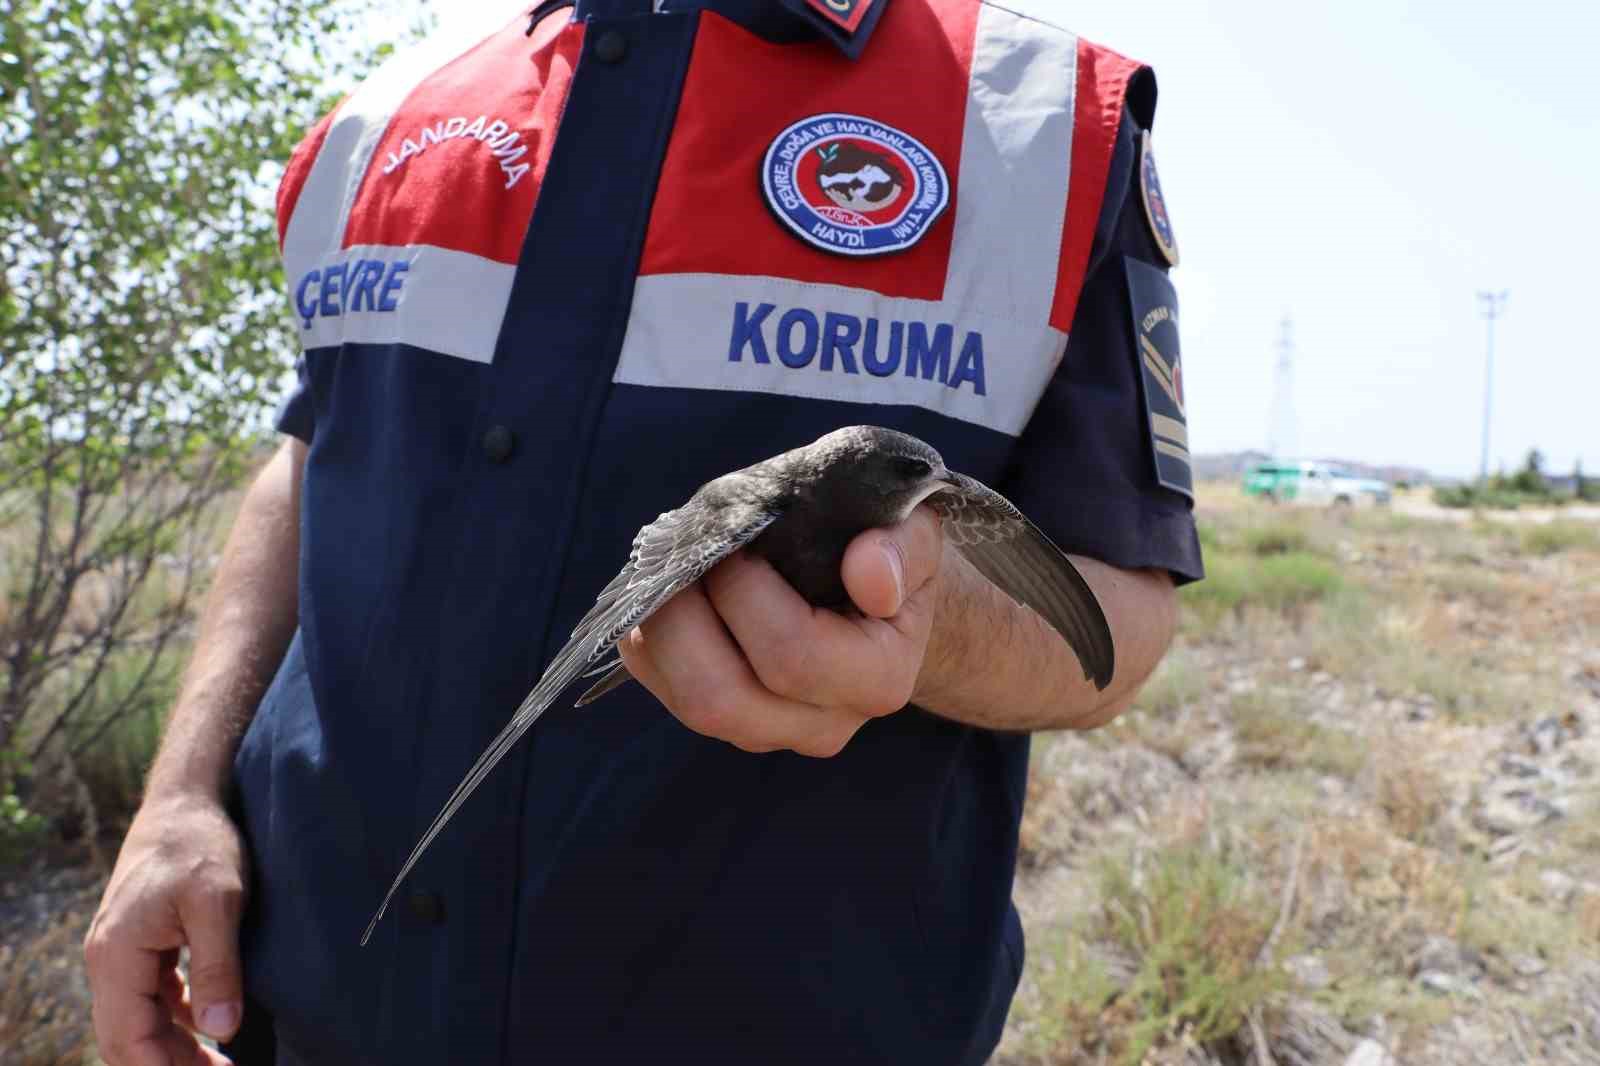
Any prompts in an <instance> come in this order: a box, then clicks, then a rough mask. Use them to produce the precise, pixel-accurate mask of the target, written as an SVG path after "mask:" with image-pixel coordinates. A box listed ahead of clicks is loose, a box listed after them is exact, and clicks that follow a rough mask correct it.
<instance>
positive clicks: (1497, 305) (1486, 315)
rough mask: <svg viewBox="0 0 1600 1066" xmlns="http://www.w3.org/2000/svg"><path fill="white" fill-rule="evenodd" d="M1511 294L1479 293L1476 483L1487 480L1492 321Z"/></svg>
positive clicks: (1492, 383) (1491, 404)
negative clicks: (1481, 339)
mask: <svg viewBox="0 0 1600 1066" xmlns="http://www.w3.org/2000/svg"><path fill="white" fill-rule="evenodd" d="M1510 295H1511V294H1510V293H1509V292H1507V291H1506V290H1505V289H1501V290H1500V291H1499V292H1479V293H1478V305H1479V313H1480V314H1482V315H1483V321H1484V323H1485V327H1484V334H1485V336H1484V348H1483V458H1482V460H1481V461H1480V462H1479V464H1478V482H1479V484H1484V483H1486V482H1488V480H1489V412H1490V410H1491V409H1492V407H1493V402H1494V320H1495V319H1497V318H1499V317H1500V316H1501V314H1503V313H1504V312H1505V309H1506V297H1507V296H1510Z"/></svg>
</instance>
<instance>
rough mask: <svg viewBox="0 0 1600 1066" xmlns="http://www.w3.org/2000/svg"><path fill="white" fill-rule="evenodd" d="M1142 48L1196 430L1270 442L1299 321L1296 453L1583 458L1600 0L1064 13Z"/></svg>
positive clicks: (1509, 463)
mask: <svg viewBox="0 0 1600 1066" xmlns="http://www.w3.org/2000/svg"><path fill="white" fill-rule="evenodd" d="M1061 2H1062V5H1063V10H1066V9H1068V8H1070V10H1071V14H1070V17H1068V20H1067V21H1068V23H1069V25H1070V26H1071V28H1072V29H1073V30H1074V31H1076V32H1077V33H1079V34H1081V35H1082V36H1084V37H1086V38H1088V39H1089V40H1093V41H1096V42H1098V43H1101V44H1105V45H1107V46H1109V47H1111V48H1115V49H1116V50H1118V51H1120V52H1122V53H1124V54H1126V55H1129V56H1132V57H1134V58H1137V59H1139V60H1141V61H1142V62H1146V63H1148V64H1150V65H1151V66H1152V67H1153V68H1154V69H1155V71H1156V76H1157V79H1158V81H1159V83H1160V98H1159V103H1158V105H1157V109H1156V121H1155V128H1154V146H1155V155H1156V160H1157V162H1158V164H1159V170H1160V174H1161V182H1162V187H1163V190H1164V192H1165V194H1166V198H1167V201H1168V206H1169V208H1170V212H1171V217H1172V220H1173V225H1174V227H1175V230H1176V233H1177V237H1178V242H1179V249H1180V252H1181V264H1180V266H1179V267H1178V268H1177V270H1175V271H1174V272H1173V278H1174V280H1175V283H1176V286H1177V289H1178V298H1179V304H1180V308H1181V318H1182V343H1183V352H1184V381H1185V387H1186V390H1187V399H1188V411H1189V421H1190V441H1191V444H1192V446H1193V448H1194V450H1195V451H1196V452H1199V453H1205V452H1219V451H1232V450H1238V449H1245V448H1261V449H1265V448H1267V447H1268V444H1269V438H1270V437H1271V436H1272V427H1273V391H1274V367H1275V364H1276V361H1277V343H1278V337H1279V332H1280V329H1281V326H1280V323H1281V322H1282V320H1283V318H1284V317H1285V316H1288V317H1289V318H1290V319H1291V320H1292V323H1293V326H1292V336H1293V353H1294V364H1293V365H1294V373H1293V383H1294V387H1293V404H1294V411H1295V414H1296V416H1297V417H1296V427H1295V430H1296V431H1295V433H1294V437H1295V441H1294V445H1293V447H1294V450H1295V451H1296V452H1298V453H1299V454H1301V455H1306V456H1324V457H1337V458H1345V459H1356V460H1365V461H1371V462H1380V463H1402V464H1408V465H1416V466H1421V467H1424V468H1426V469H1428V470H1430V471H1432V472H1433V473H1435V474H1439V475H1447V476H1448V475H1470V474H1475V473H1476V472H1477V469H1478V465H1479V455H1480V447H1481V435H1482V424H1483V403H1484V362H1485V359H1484V349H1485V332H1486V330H1485V322H1484V320H1483V319H1482V318H1481V317H1480V316H1479V304H1478V301H1477V298H1476V293H1477V292H1478V291H1480V290H1487V291H1494V292H1498V291H1501V290H1505V291H1508V292H1509V294H1510V295H1509V298H1508V299H1507V301H1506V305H1505V310H1504V314H1503V316H1502V317H1501V318H1500V319H1499V320H1498V322H1497V323H1496V327H1495V337H1494V344H1495V358H1494V389H1493V417H1492V422H1491V429H1490V469H1491V470H1493V469H1495V468H1496V467H1498V466H1502V465H1503V466H1505V467H1507V468H1514V467H1516V466H1518V465H1519V464H1520V463H1521V461H1522V459H1523V457H1524V456H1525V455H1526V454H1527V452H1528V450H1529V449H1530V448H1538V449H1539V450H1540V451H1542V452H1543V453H1544V455H1545V456H1546V469H1547V470H1550V471H1552V472H1563V473H1564V472H1568V471H1570V470H1571V469H1572V467H1573V463H1574V461H1575V460H1577V459H1579V458H1582V459H1583V460H1584V461H1585V462H1586V464H1587V466H1586V469H1587V470H1588V471H1589V472H1591V473H1600V410H1597V409H1596V408H1597V405H1600V329H1597V328H1596V324H1595V322H1594V319H1595V304H1594V303H1591V301H1600V291H1597V286H1596V284H1595V282H1596V280H1597V278H1600V269H1597V265H1596V256H1597V254H1600V214H1597V204H1596V200H1597V198H1600V74H1597V73H1596V71H1597V69H1600V66H1597V64H1596V63H1595V62H1594V59H1593V54H1592V47H1593V42H1594V41H1595V40H1596V38H1597V36H1600V7H1597V6H1596V5H1590V4H1568V3H1553V2H1549V0H1545V2H1538V0H1535V2H1532V3H1526V4H1523V5H1520V6H1518V5H1511V4H1493V5H1490V4H1485V3H1470V2H1469V3H1465V4H1463V3H1453V4H1452V3H1441V2H1430V3H1403V2H1389V3H1376V2H1372V0H1345V2H1340V3H1337V4H1332V3H1306V4H1284V3H1281V2H1278V3H1255V2H1242V0H1233V2H1223V0H1186V2H1184V3H1174V2H1169V0H1160V2H1151V0H1141V2H1139V3H1109V2H1098V3H1081V4H1079V3H1069V0H1061Z"/></svg>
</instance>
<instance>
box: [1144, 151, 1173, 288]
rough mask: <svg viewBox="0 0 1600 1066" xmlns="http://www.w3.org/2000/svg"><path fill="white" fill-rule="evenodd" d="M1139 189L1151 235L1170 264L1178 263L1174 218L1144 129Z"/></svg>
mask: <svg viewBox="0 0 1600 1066" xmlns="http://www.w3.org/2000/svg"><path fill="white" fill-rule="evenodd" d="M1139 191H1140V192H1141V193H1143V194H1144V197H1143V198H1144V217H1145V219H1146V220H1148V221H1149V223H1150V235H1151V236H1152V237H1154V238H1155V242H1156V247H1157V248H1160V249H1161V254H1162V255H1163V256H1165V257H1166V260H1167V265H1168V266H1177V265H1178V236H1177V234H1175V233H1173V232H1172V219H1171V218H1169V217H1168V216H1167V201H1166V200H1165V199H1163V198H1162V196H1161V178H1160V177H1158V176H1157V175H1156V157H1155V153H1154V152H1152V151H1151V150H1150V131H1149V130H1145V131H1144V137H1143V139H1142V140H1141V142H1140V145H1139Z"/></svg>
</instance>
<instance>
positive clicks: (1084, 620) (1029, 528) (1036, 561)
mask: <svg viewBox="0 0 1600 1066" xmlns="http://www.w3.org/2000/svg"><path fill="white" fill-rule="evenodd" d="M950 477H951V479H952V481H953V484H952V485H951V487H950V488H947V489H942V490H940V491H939V492H937V493H935V494H934V495H932V496H930V497H929V498H928V503H929V505H930V506H932V507H933V509H934V510H936V511H938V512H939V516H940V518H942V519H943V520H944V532H945V537H946V538H947V539H948V540H949V541H950V543H952V544H953V545H955V547H956V549H957V550H958V551H960V552H961V554H962V555H963V556H965V557H966V559H967V561H968V562H970V563H971V564H972V565H973V566H974V567H976V568H977V570H978V572H979V573H981V574H982V575H983V576H984V577H986V578H988V579H989V580H990V581H992V582H994V583H995V584H996V585H998V586H999V587H1000V588H1001V590H1002V591H1004V592H1005V593H1006V594H1007V595H1008V596H1010V597H1011V598H1012V599H1013V600H1016V601H1017V602H1018V603H1020V604H1022V605H1023V606H1025V607H1030V608H1032V609H1033V610H1034V611H1036V612H1038V614H1039V615H1040V616H1041V617H1042V618H1043V619H1044V620H1045V621H1046V622H1049V623H1050V625H1051V626H1052V627H1053V628H1054V629H1055V631H1056V632H1057V633H1060V634H1061V635H1062V637H1064V638H1065V639H1066V642H1067V643H1068V644H1069V645H1071V646H1072V650H1073V651H1074V652H1075V653H1077V656H1078V661H1079V663H1081V664H1082V665H1083V673H1084V676H1085V677H1087V678H1088V679H1089V680H1091V681H1093V682H1094V684H1095V687H1096V688H1098V689H1104V688H1105V687H1106V686H1107V685H1109V684H1110V683H1111V672H1112V669H1113V667H1114V666H1115V664H1116V660H1115V651H1114V649H1113V647H1112V643H1111V627H1110V626H1109V625H1107V624H1106V616H1105V612H1103V611H1102V610H1101V609H1100V603H1099V601H1098V600H1096V599H1095V597H1094V593H1093V592H1092V591H1091V590H1090V588H1089V585H1088V583H1087V582H1086V581H1084V580H1083V575H1081V574H1079V573H1078V569H1077V567H1075V566H1073V565H1072V561H1071V560H1070V559H1068V558H1067V557H1066V555H1065V554H1064V553H1063V552H1062V551H1061V549H1060V548H1057V547H1056V546H1055V545H1054V544H1052V543H1051V542H1050V538H1049V537H1046V536H1045V535H1044V533H1042V532H1041V531H1040V530H1039V527H1038V526H1036V525H1034V524H1033V523H1032V522H1030V521H1028V517H1027V516H1026V515H1024V514H1023V513H1022V512H1021V511H1019V510H1017V508H1016V506H1015V505H1013V504H1012V502H1011V501H1010V500H1008V499H1006V498H1005V497H1004V496H1002V495H1000V494H999V493H998V492H996V491H994V490H993V489H991V488H990V487H989V486H987V485H985V484H984V483H983V482H981V481H979V480H977V479H976V478H970V477H967V476H966V475H965V474H956V473H954V472H952V473H951V475H950Z"/></svg>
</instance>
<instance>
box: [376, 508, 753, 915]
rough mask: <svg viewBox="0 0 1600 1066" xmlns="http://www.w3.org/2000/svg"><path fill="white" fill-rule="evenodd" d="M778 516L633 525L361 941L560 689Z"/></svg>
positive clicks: (681, 514)
mask: <svg viewBox="0 0 1600 1066" xmlns="http://www.w3.org/2000/svg"><path fill="white" fill-rule="evenodd" d="M777 517H778V516H777V514H776V513H774V512H771V511H765V510H761V509H760V508H758V507H755V506H753V505H748V504H742V503H725V504H723V505H722V506H719V507H710V506H684V507H680V508H678V509H677V510H675V511H668V512H666V513H665V514H663V515H661V516H660V517H659V518H657V519H656V520H655V521H654V522H651V523H650V524H649V525H647V526H645V527H644V528H643V529H641V530H639V535H638V536H636V537H634V539H633V552H632V554H630V555H629V557H628V563H627V565H626V566H624V567H623V568H622V571H621V572H620V573H619V574H617V576H616V577H614V578H612V579H611V583H610V584H608V585H607V586H606V587H605V588H604V589H603V590H601V592H600V596H599V598H598V599H597V600H596V601H595V605H594V606H593V607H592V608H590V609H589V613H588V614H586V615H584V616H583V620H582V621H580V622H579V623H578V625H577V627H576V628H575V629H573V631H572V637H571V639H570V640H568V641H567V645H566V647H564V648H562V649H561V651H560V652H559V653H558V654H557V655H556V657H555V658H554V659H552V660H551V661H550V665H549V666H547V667H546V668H545V671H544V675H543V676H542V677H540V678H539V682H538V684H536V685H535V686H534V687H533V691H532V692H530V693H528V697H527V699H525V700H523V701H522V706H520V707H518V708H517V713H516V714H515V715H513V716H512V718H511V721H510V722H508V723H507V724H506V727H505V728H504V729H502V730H501V731H500V735H499V736H497V737H495V738H494V741H493V743H491V744H490V745H489V746H488V748H486V749H484V752H483V754H482V755H480V756H478V761H477V762H475V763H473V764H472V769H470V770H468V771H467V776H466V777H464V778H462V780H461V784H459V785H457V786H456V790H455V791H454V792H452V793H451V794H450V798H449V799H448V800H446V801H445V805H444V807H443V809H442V810H440V811H439V814H438V816H437V817H435V818H434V820H433V824H431V825H430V826H428V831H427V832H426V833H424V834H422V839H421V840H419V841H418V842H417V846H416V847H415V848H413V849H412V851H411V855H410V857H409V858H407V859H406V861H405V865H404V866H402V867H401V868H400V873H399V874H397V875H396V876H395V879H394V884H392V885H390V886H389V891H388V893H387V894H386V895H385V896H384V897H383V903H382V904H381V905H380V906H379V907H378V913H377V914H375V915H373V917H372V921H371V923H370V924H369V925H368V926H367V931H366V932H365V933H363V934H362V936H361V943H362V944H365V943H366V942H367V940H368V938H370V937H371V936H372V931H373V929H375V928H377V925H378V922H379V920H381V919H382V918H383V914H384V911H385V910H387V909H388V907H389V901H390V900H392V899H393V898H394V894H395V892H396V891H397V890H398V889H399V888H400V883H401V882H402V881H404V880H405V879H406V875H407V874H409V873H410V872H411V869H412V867H414V866H415V865H416V864H417V860H418V859H420V858H421V857H422V853H423V852H424V851H426V850H427V848H428V845H429V844H431V843H433V838H434V837H436V836H438V835H439V831H440V830H441V829H443V828H444V826H445V823H446V822H448V821H449V820H450V819H451V818H452V817H453V816H454V815H455V813H456V811H457V810H459V809H460V808H461V805H462V804H463V803H465V802H466V800H467V797H468V796H470V795H472V792H473V790H474V789H476V788H477V787H478V786H479V785H480V784H481V783H482V782H483V779H484V778H485V777H487V776H488V775H489V771H491V770H493V769H494V767H495V764H496V763H498V762H499V761H500V760H501V759H503V758H504V757H505V754H506V752H508V751H510V750H511V746H512V745H513V744H515V743H516V742H517V741H518V740H519V739H520V738H521V737H522V734H524V733H526V732H527V731H528V727H529V726H531V725H533V723H534V722H535V721H536V720H537V719H538V717H539V716H540V715H541V714H543V713H544V711H545V708H547V707H549V706H550V704H551V703H553V702H554V701H555V698H556V697H557V696H559V695H560V694H561V691H562V689H564V688H566V687H567V686H568V685H570V684H571V683H572V682H573V681H574V680H575V679H576V678H577V677H578V676H579V675H580V674H582V673H583V672H584V670H586V669H587V668H588V667H589V666H590V665H592V664H593V663H594V662H595V660H597V659H599V658H600V657H601V656H603V655H604V654H605V653H606V652H607V651H609V650H610V649H611V648H613V647H615V646H616V643H617V641H618V640H620V639H622V637H623V636H624V635H625V634H626V633H628V632H629V631H630V630H632V629H633V627H634V626H636V625H638V624H639V623H640V622H642V621H644V620H645V619H646V618H648V617H650V616H651V615H652V614H654V613H655V611H656V609H657V608H659V607H660V606H661V605H662V604H664V603H666V602H667V601H668V600H670V599H671V598H672V597H673V596H675V595H677V594H678V593H679V592H682V591H683V590H684V589H686V588H688V587H689V586H690V585H692V584H694V583H695V582H696V581H698V580H699V579H700V577H701V576H702V575H703V574H705V572H706V571H708V570H710V569H711V568H712V567H713V566H715V565H717V563H719V562H721V561H722V560H723V559H725V558H727V557H728V556H729V555H732V554H733V553H734V552H735V551H737V550H739V549H740V548H742V547H743V546H744V545H746V544H748V543H750V542H751V541H752V540H754V539H755V538H756V537H757V536H758V535H759V534H760V533H761V531H762V530H764V529H766V528H767V526H769V525H771V524H772V522H773V521H774V520H775V519H776V518H777Z"/></svg>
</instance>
